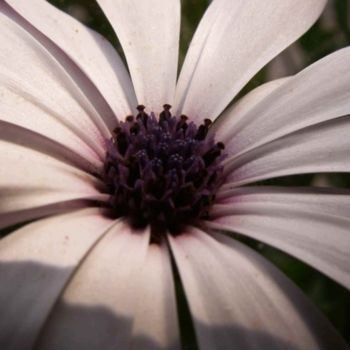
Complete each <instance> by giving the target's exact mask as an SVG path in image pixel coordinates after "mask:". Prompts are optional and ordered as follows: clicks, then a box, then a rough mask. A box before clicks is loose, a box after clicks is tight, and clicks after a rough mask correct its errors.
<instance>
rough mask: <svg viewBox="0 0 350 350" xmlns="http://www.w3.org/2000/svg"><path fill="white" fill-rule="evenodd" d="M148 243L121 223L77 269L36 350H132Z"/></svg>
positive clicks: (143, 237)
mask: <svg viewBox="0 0 350 350" xmlns="http://www.w3.org/2000/svg"><path fill="white" fill-rule="evenodd" d="M148 245H149V232H148V231H144V232H138V233H135V232H132V230H131V229H130V227H129V226H128V225H126V224H124V223H123V222H121V223H117V224H116V225H115V226H114V227H113V228H112V229H111V230H110V231H109V232H108V233H107V234H106V235H105V236H104V237H103V238H102V239H101V240H100V241H99V243H98V244H97V245H95V247H94V248H93V249H92V250H91V251H90V252H89V254H88V255H87V256H86V258H85V260H84V263H83V264H81V265H80V266H79V268H78V269H77V270H76V271H75V274H74V276H73V277H72V278H71V280H70V281H69V283H68V284H67V286H66V289H65V290H64V292H63V293H62V295H61V297H60V300H59V301H58V303H57V304H56V305H55V308H54V309H53V310H52V312H51V314H50V318H49V319H48V320H47V322H46V323H45V326H44V328H43V329H42V332H41V336H40V338H39V340H38V342H37V349H45V350H46V349H47V350H55V349H57V350H61V349H67V350H73V349H87V350H89V349H93V350H95V349H108V348H116V349H128V348H129V346H130V344H131V334H132V326H133V321H134V315H135V308H136V304H137V301H138V300H139V299H140V298H142V294H141V293H140V290H139V288H137V287H138V282H139V278H140V272H141V270H142V266H143V263H144V262H145V259H146V255H147V250H148Z"/></svg>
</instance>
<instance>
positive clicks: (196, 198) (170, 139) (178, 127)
mask: <svg viewBox="0 0 350 350" xmlns="http://www.w3.org/2000/svg"><path fill="white" fill-rule="evenodd" d="M170 108H171V107H170V105H164V110H163V112H161V113H160V115H159V119H157V118H156V117H155V115H154V113H151V114H150V115H149V114H147V113H146V112H145V107H144V106H138V107H137V109H138V111H139V113H138V114H137V116H136V118H135V117H134V116H128V117H127V118H126V120H125V122H118V124H117V127H116V128H115V130H114V137H113V138H112V139H111V140H110V141H109V143H108V149H107V155H106V161H105V173H104V177H105V182H106V184H107V186H108V189H109V192H110V193H111V202H110V204H111V207H112V210H113V212H114V215H115V216H116V217H127V218H128V219H129V220H130V223H131V224H132V225H133V226H135V227H144V226H146V225H148V224H149V225H151V228H152V233H153V236H156V235H158V234H162V233H163V232H164V231H165V230H169V231H170V232H172V233H174V234H176V233H178V232H179V231H180V230H181V228H182V227H183V226H184V225H187V224H189V223H193V222H194V221H196V220H198V219H200V218H204V217H206V216H207V215H208V209H209V207H210V205H211V204H212V203H213V200H214V198H215V192H216V191H217V189H218V187H219V186H220V185H221V184H222V170H223V168H222V166H221V165H220V162H221V160H222V158H223V154H222V153H223V152H222V151H223V149H224V145H223V144H222V143H221V142H219V143H215V140H214V137H213V135H211V134H210V133H209V134H208V131H209V128H210V125H211V121H210V120H209V119H205V120H204V123H203V124H202V125H200V126H199V127H197V126H196V125H195V124H194V123H193V122H189V121H188V118H187V117H186V116H184V115H182V116H180V117H176V116H172V115H171V112H170Z"/></svg>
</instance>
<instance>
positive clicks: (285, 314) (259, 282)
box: [170, 229, 348, 350]
mask: <svg viewBox="0 0 350 350" xmlns="http://www.w3.org/2000/svg"><path fill="white" fill-rule="evenodd" d="M218 237H219V239H220V241H221V242H218V241H217V240H215V239H213V238H211V237H209V236H208V235H207V234H205V233H203V232H201V231H199V230H197V229H190V230H189V231H188V232H186V233H185V234H183V235H181V236H179V237H177V238H171V239H170V242H171V248H172V250H173V252H174V256H175V260H176V263H177V265H178V268H179V271H180V276H181V278H182V282H183V285H184V289H185V293H186V297H187V300H188V303H189V306H190V310H191V313H192V316H193V321H194V326H195V330H196V333H197V338H198V343H199V347H200V349H203V350H205V349H208V350H209V349H210V350H211V349H232V345H233V344H234V347H235V348H237V349H240V350H248V349H249V350H250V349H256V350H257V349H269V350H274V349H278V350H281V349H283V350H286V349H300V350H304V349H308V350H311V349H315V350H316V349H317V350H320V349H329V350H333V349H348V348H347V346H346V345H345V343H344V342H343V341H342V340H341V339H340V338H339V336H337V334H336V333H335V331H334V330H333V329H332V327H331V325H330V324H329V323H328V322H327V321H326V320H325V319H324V317H322V316H321V315H320V314H319V313H318V311H317V310H316V309H314V307H313V306H312V305H310V303H308V301H307V299H306V298H305V297H304V296H303V295H302V293H301V292H300V291H299V290H298V289H297V288H296V287H295V286H294V285H293V284H292V283H291V282H290V281H289V280H288V279H287V278H285V277H284V276H283V275H282V274H281V273H280V272H279V271H278V270H277V269H276V268H275V267H274V266H273V265H272V264H270V263H269V262H268V261H266V260H265V259H263V258H261V257H259V255H258V254H256V253H255V252H253V251H252V250H251V249H249V248H247V247H245V246H243V245H242V244H240V243H239V242H235V241H234V240H231V239H229V238H227V237H222V236H221V235H220V236H218Z"/></svg>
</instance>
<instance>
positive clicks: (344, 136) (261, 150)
mask: <svg viewBox="0 0 350 350" xmlns="http://www.w3.org/2000/svg"><path fill="white" fill-rule="evenodd" d="M349 135H350V117H349V116H345V117H343V118H337V119H334V120H331V121H328V122H324V123H320V124H316V125H313V126H310V127H307V128H305V129H302V130H299V131H297V132H294V133H292V134H290V135H287V136H285V137H282V138H280V139H277V140H275V141H272V142H270V143H267V144H265V145H263V146H260V147H257V148H255V149H253V150H251V151H250V152H247V153H245V154H243V155H241V156H240V157H237V158H234V157H233V158H229V159H227V160H225V174H226V175H227V178H226V184H225V185H224V187H223V188H228V187H233V186H239V185H242V184H247V183H252V182H256V181H259V180H263V179H269V178H273V177H278V176H285V175H292V174H306V173H321V172H350V158H349V152H350V137H349Z"/></svg>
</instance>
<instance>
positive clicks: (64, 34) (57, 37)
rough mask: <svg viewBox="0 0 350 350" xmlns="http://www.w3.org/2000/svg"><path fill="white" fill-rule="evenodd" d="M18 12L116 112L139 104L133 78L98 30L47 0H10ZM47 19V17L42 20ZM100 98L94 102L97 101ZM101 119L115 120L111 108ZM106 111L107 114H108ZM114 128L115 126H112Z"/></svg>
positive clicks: (123, 112)
mask: <svg viewBox="0 0 350 350" xmlns="http://www.w3.org/2000/svg"><path fill="white" fill-rule="evenodd" d="M6 2H7V3H8V4H10V5H11V6H12V7H13V8H14V9H15V10H16V11H18V13H20V14H21V15H22V16H23V17H24V18H26V19H27V20H28V21H29V22H30V23H31V24H32V25H33V26H35V27H36V28H37V29H38V30H40V31H41V32H42V33H43V34H44V35H45V36H47V37H48V38H50V39H51V40H52V41H53V42H54V43H55V44H57V45H58V46H59V47H60V48H61V49H62V50H63V51H64V52H65V53H66V54H67V55H68V56H69V57H70V58H71V59H72V60H73V61H74V62H75V63H76V64H77V65H78V66H79V67H80V68H81V69H82V70H83V71H84V73H85V74H86V75H87V76H88V77H89V78H90V79H91V81H92V82H93V83H94V84H95V86H96V87H97V88H98V89H99V90H100V92H101V93H102V95H103V97H104V98H105V99H106V101H107V102H108V103H109V106H110V107H111V108H112V110H113V111H114V113H115V115H116V116H117V117H118V118H120V119H124V117H125V116H126V115H129V114H131V113H132V111H133V109H134V108H135V107H136V97H135V93H134V89H133V87H132V84H131V80H130V77H129V75H128V73H127V71H126V69H125V67H124V64H123V62H122V61H121V59H120V57H119V55H118V54H117V52H116V51H115V50H114V48H113V47H112V45H111V44H110V43H109V42H108V41H107V40H106V39H104V38H103V37H102V36H100V35H99V34H98V33H96V32H94V31H92V30H91V29H89V28H87V27H86V26H84V25H83V24H81V23H80V22H79V21H77V20H75V19H74V18H73V17H71V16H69V15H67V14H65V13H64V12H61V11H59V10H58V9H56V8H55V7H54V6H52V5H50V4H49V3H48V2H47V1H45V0H33V1H25V0H8V1H6ZM43 18H45V20H43ZM97 101H98V99H97V98H95V99H94V101H93V103H94V104H96V103H97ZM100 111H101V112H103V115H102V118H105V119H107V118H108V117H109V118H110V120H109V119H107V122H108V123H112V122H113V117H112V116H110V113H109V111H108V110H105V111H104V110H101V109H100ZM106 114H107V115H106ZM110 127H111V128H114V126H113V125H110Z"/></svg>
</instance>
